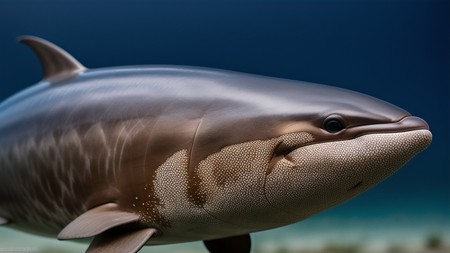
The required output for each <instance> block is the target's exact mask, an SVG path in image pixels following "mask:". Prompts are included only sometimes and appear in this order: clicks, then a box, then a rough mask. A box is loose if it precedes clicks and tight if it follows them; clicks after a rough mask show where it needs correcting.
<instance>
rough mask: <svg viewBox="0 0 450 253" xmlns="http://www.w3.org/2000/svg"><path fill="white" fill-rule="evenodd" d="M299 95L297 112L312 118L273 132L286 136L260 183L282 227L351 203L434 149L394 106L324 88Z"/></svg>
mask: <svg viewBox="0 0 450 253" xmlns="http://www.w3.org/2000/svg"><path fill="white" fill-rule="evenodd" d="M303 90H304V91H305V93H307V94H306V95H305V94H303V100H302V103H301V104H300V103H299V104H298V106H303V108H302V109H301V110H302V111H308V112H310V114H309V115H308V116H306V117H305V116H304V114H303V115H302V117H300V116H299V120H296V119H295V117H291V119H290V120H288V121H286V122H284V123H283V124H281V125H280V128H279V129H278V131H280V132H283V133H285V134H284V135H282V137H280V138H281V139H280V140H281V141H280V142H279V143H278V145H277V147H276V148H275V149H274V151H273V156H272V161H271V164H270V166H269V171H268V173H267V176H266V182H265V195H266V198H267V200H268V202H269V203H270V204H271V206H273V207H274V208H276V209H278V210H280V212H282V213H284V218H286V219H287V220H300V219H304V218H307V217H309V216H311V215H313V214H315V213H317V212H320V211H322V210H324V209H326V208H328V207H331V206H334V205H336V204H339V203H341V202H343V201H345V200H348V199H350V198H352V197H354V196H356V195H357V194H359V193H361V192H363V191H365V190H367V189H368V188H370V187H372V186H374V185H375V184H377V183H379V182H381V181H382V180H384V179H385V178H387V177H389V176H390V175H392V174H393V173H394V172H396V171H397V170H398V169H399V168H400V167H402V166H403V165H404V164H405V163H406V162H408V161H409V160H410V159H411V158H412V157H414V156H415V155H416V154H417V153H419V152H420V151H422V150H424V149H425V148H426V147H427V146H428V145H429V144H430V142H431V132H430V131H429V127H428V125H427V123H426V122H425V121H423V120H422V119H420V118H417V117H414V116H411V114H409V113H408V112H406V111H404V110H403V109H400V108H398V107H396V106H394V105H391V104H389V103H386V102H383V101H381V100H378V99H375V98H373V97H370V96H367V95H363V94H360V93H356V92H351V91H347V90H343V89H338V88H334V87H328V86H321V85H316V86H308V87H307V88H304V89H303ZM324 94H326V95H324ZM305 101H307V103H304V102H305ZM291 104H292V105H293V104H295V102H292V103H291ZM305 106H307V107H308V108H304V107H305ZM305 118H306V120H305ZM299 129H301V130H300V132H301V134H300V135H298V134H297V136H300V137H296V135H295V134H294V133H295V131H298V130H299ZM300 139H301V140H300ZM299 140H300V141H299Z"/></svg>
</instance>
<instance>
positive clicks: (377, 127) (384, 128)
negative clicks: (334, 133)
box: [342, 116, 430, 138]
mask: <svg viewBox="0 0 450 253" xmlns="http://www.w3.org/2000/svg"><path fill="white" fill-rule="evenodd" d="M429 129H430V127H429V126H428V124H427V122H425V121H424V120H423V119H421V118H419V117H415V116H405V117H403V118H401V119H400V120H398V121H395V122H389V123H380V124H370V125H360V126H353V127H350V128H348V129H346V130H345V131H344V132H343V133H342V135H343V136H344V137H350V138H356V137H359V136H362V135H366V134H381V133H400V132H408V131H415V130H429Z"/></svg>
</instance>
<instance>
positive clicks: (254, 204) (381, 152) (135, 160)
mask: <svg viewBox="0 0 450 253" xmlns="http://www.w3.org/2000/svg"><path fill="white" fill-rule="evenodd" d="M21 41H22V42H24V43H26V44H27V45H29V46H30V47H31V48H32V49H33V50H34V51H35V52H36V53H37V55H38V57H39V59H40V60H41V62H42V64H43V66H44V80H42V81H41V82H39V83H37V84H36V85H34V86H32V87H30V88H29V89H27V90H24V91H22V92H20V93H18V94H16V95H14V96H12V97H11V98H9V99H7V100H6V101H4V102H3V103H2V104H0V223H5V224H6V225H8V226H11V227H13V228H16V229H21V230H25V231H29V232H33V233H38V234H44V235H49V236H57V237H58V238H59V239H62V240H69V239H79V238H89V237H94V240H93V241H92V243H91V244H90V246H89V248H88V250H87V252H137V251H138V250H139V249H140V248H141V247H142V246H144V245H145V244H168V243H178V242H187V241H196V240H203V241H205V245H206V247H207V249H208V250H209V251H210V252H212V253H218V252H230V251H233V252H243V253H244V252H249V251H250V237H249V236H248V234H249V233H251V232H255V231H260V230H265V229H270V228H274V227H279V226H282V225H286V224H290V223H294V222H297V221H300V220H303V219H306V218H308V217H310V216H311V215H314V214H316V213H318V212H320V211H323V210H325V209H327V208H330V207H332V206H335V205H337V204H339V203H342V202H344V201H346V200H348V199H350V198H352V197H354V196H356V195H358V194H360V193H362V192H364V191H365V190H367V189H368V188H370V187H372V186H374V185H375V184H377V183H379V182H380V181H382V180H384V179H385V178H387V177H389V176H390V175H392V174H393V173H394V172H395V171H397V170H398V169H399V168H400V167H402V166H403V165H404V164H405V163H406V162H408V161H409V160H410V159H411V158H412V157H413V156H414V155H416V154H417V153H419V152H421V151H422V150H424V149H425V148H426V147H427V146H428V145H429V144H430V142H431V133H430V131H429V130H428V129H429V128H428V125H427V123H426V122H425V121H423V120H422V119H420V118H417V117H414V116H411V114H409V113H408V112H406V111H405V110H403V109H400V108H398V107H396V106H394V105H391V104H388V103H386V102H383V101H380V100H378V99H375V98H373V97H370V96H367V95H363V94H360V93H356V92H352V91H348V90H344V89H340V88H335V87H330V86H325V85H319V84H312V83H305V82H299V81H292V80H284V79H277V78H270V77H263V76H257V75H249V74H243V73H237V72H231V71H223V70H214V69H206V68H194V67H180V66H136V67H115V68H103V69H87V68H85V67H84V66H83V65H81V64H80V63H78V62H77V61H76V60H75V59H74V58H73V57H72V56H70V55H69V54H67V53H66V52H64V51H63V50H62V49H60V48H58V47H56V46H55V45H53V44H51V43H49V42H47V41H44V40H42V39H39V38H35V37H22V39H21Z"/></svg>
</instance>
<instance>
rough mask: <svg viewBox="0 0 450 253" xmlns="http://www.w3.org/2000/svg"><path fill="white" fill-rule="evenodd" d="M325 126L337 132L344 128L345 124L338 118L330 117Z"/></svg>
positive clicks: (326, 128)
mask: <svg viewBox="0 0 450 253" xmlns="http://www.w3.org/2000/svg"><path fill="white" fill-rule="evenodd" d="M324 128H325V130H327V131H328V132H330V133H337V132H339V131H341V130H342V129H344V128H345V126H344V124H342V122H341V120H340V119H338V118H328V119H327V120H325V124H324Z"/></svg>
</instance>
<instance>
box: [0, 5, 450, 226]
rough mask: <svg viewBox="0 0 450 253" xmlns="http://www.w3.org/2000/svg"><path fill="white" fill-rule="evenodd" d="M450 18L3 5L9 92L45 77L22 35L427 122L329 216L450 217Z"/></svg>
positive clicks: (92, 54) (87, 59) (360, 10)
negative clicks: (299, 88)
mask: <svg viewBox="0 0 450 253" xmlns="http://www.w3.org/2000/svg"><path fill="white" fill-rule="evenodd" d="M449 13H450V6H449V3H448V1H432V0H429V1H425V0H423V1H400V0H398V1H353V0H348V1H335V0H319V1H275V0H265V1H248V0H247V1H206V0H204V1H162V0H160V1H99V0H96V1H23V0H1V1H0V99H4V98H6V97H8V96H10V95H11V94H13V93H15V92H17V91H19V90H21V89H23V88H25V87H27V86H29V85H31V84H33V83H36V82H37V81H39V80H40V78H41V68H40V66H39V64H38V61H37V59H36V58H35V56H34V55H33V54H32V53H31V51H30V50H29V49H28V48H26V47H24V46H22V45H20V44H18V43H16V41H15V39H16V37H17V36H19V35H24V34H29V35H35V36H40V37H43V38H46V39H48V40H50V41H52V42H54V43H56V44H58V45H60V46H62V47H63V48H65V49H66V50H67V51H69V52H70V53H72V54H73V55H74V56H75V57H76V58H77V59H78V60H79V61H80V62H81V63H83V64H85V65H86V66H87V67H91V68H96V67H105V66H117V65H137V64H178V65H196V66H206V67H214V68H222V69H231V70H237V71H242V72H249V73H256V74H262V75H268V76H276V77H282V78H290V79H297V80H304V81H310V82H316V83H324V84H329V85H334V86H339V87H343V88H347V89H352V90H356V91H360V92H363V93H367V94H370V95H373V96H375V97H377V98H380V99H383V100H386V101H388V102H391V103H393V104H396V105H398V106H400V107H402V108H404V109H406V110H408V111H410V112H411V113H412V114H414V115H417V116H419V117H421V118H423V119H425V120H426V121H427V122H428V123H429V124H430V126H431V130H432V132H433V138H434V139H433V143H432V145H431V146H430V148H429V149H427V150H426V151H425V152H423V153H421V154H420V155H418V156H417V157H416V158H415V159H413V161H412V162H410V163H409V164H408V165H407V166H405V168H404V169H402V170H401V171H400V172H399V173H397V174H396V175H394V176H393V177H391V178H390V179H388V180H387V181H385V182H384V183H382V184H380V185H378V186H377V187H376V188H374V189H372V190H370V191H369V192H367V193H365V194H363V195H361V196H360V197H358V198H356V199H354V200H352V201H350V202H348V203H346V204H345V205H341V206H340V207H338V208H335V209H332V210H329V211H327V212H325V213H323V214H321V215H320V216H319V218H323V219H328V218H329V219H330V220H340V219H348V220H351V219H353V220H357V221H359V220H361V222H362V223H363V222H365V221H385V222H386V221H392V222H393V223H394V224H391V225H392V226H396V223H395V222H396V221H400V222H399V223H398V225H399V226H400V225H402V224H403V225H404V223H405V224H406V223H407V224H409V225H411V224H414V223H415V222H417V224H422V226H425V227H426V226H427V225H426V224H443V223H449V221H450V217H449V216H450V186H449V185H450V144H449V143H450V132H449V131H450V120H449V118H450V14H449ZM402 221H403V223H402ZM361 222H360V223H361ZM392 222H391V223H392ZM344 224H345V222H344ZM331 226H332V225H331ZM430 230H433V228H430ZM437 230H439V229H437ZM438 232H439V231H438Z"/></svg>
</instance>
